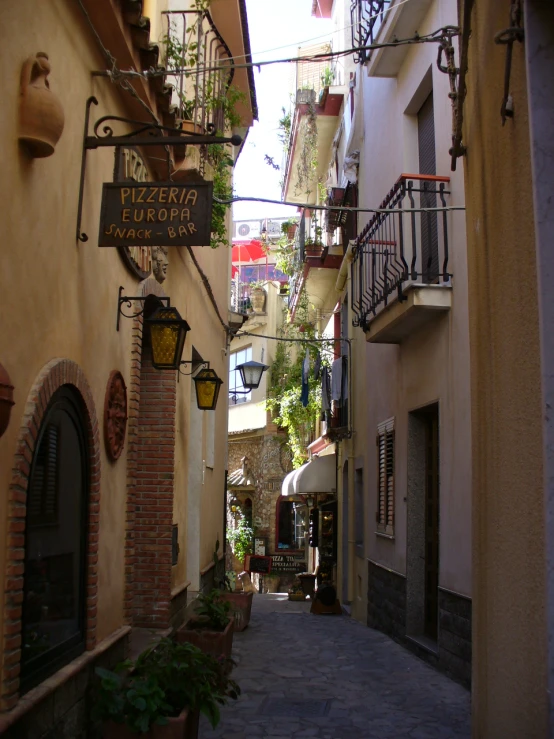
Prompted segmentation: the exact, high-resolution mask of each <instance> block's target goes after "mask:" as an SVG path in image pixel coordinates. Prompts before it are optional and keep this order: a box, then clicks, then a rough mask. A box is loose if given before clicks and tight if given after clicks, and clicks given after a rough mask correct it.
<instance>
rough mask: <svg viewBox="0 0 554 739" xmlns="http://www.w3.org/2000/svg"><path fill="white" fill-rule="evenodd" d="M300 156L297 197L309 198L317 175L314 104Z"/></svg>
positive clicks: (296, 188) (297, 173)
mask: <svg viewBox="0 0 554 739" xmlns="http://www.w3.org/2000/svg"><path fill="white" fill-rule="evenodd" d="M299 141H300V154H299V157H298V164H297V167H296V177H297V180H296V185H295V188H294V193H295V195H300V194H301V195H302V196H303V197H305V198H308V197H309V195H310V193H311V192H312V185H313V181H314V178H315V177H316V175H317V115H316V111H315V106H314V104H313V103H308V111H307V113H306V116H305V118H304V131H303V135H302V136H299Z"/></svg>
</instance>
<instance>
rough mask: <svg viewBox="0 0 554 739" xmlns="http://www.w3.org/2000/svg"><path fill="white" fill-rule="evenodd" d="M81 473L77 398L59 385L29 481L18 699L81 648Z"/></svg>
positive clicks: (84, 463) (84, 482)
mask: <svg viewBox="0 0 554 739" xmlns="http://www.w3.org/2000/svg"><path fill="white" fill-rule="evenodd" d="M88 466H89V465H88V450H87V443H86V431H85V419H84V417H83V412H82V410H81V401H80V397H79V395H78V394H77V392H76V391H74V390H72V389H71V387H70V386H68V385H65V386H63V387H61V388H60V389H59V390H57V391H56V393H54V395H53V396H52V399H51V401H50V404H49V406H48V409H47V410H46V413H45V416H44V420H43V422H42V425H41V428H40V432H39V436H38V439H37V446H36V448H35V453H34V457H33V462H32V465H31V475H30V479H29V488H28V495H27V519H26V530H25V575H24V596H23V616H22V647H21V691H22V692H25V691H27V690H29V689H30V688H31V687H33V686H34V685H36V684H37V683H39V682H41V681H42V680H44V679H45V678H46V677H47V676H48V675H51V674H52V673H53V672H55V671H56V670H58V669H59V668H60V667H61V666H62V665H64V664H67V662H70V661H71V660H72V659H74V658H75V657H76V656H77V655H78V654H80V653H81V652H83V651H84V648H85V561H86V548H87V507H88V506H87V503H88V481H89V474H88Z"/></svg>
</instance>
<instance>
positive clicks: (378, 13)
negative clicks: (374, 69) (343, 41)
mask: <svg viewBox="0 0 554 739" xmlns="http://www.w3.org/2000/svg"><path fill="white" fill-rule="evenodd" d="M391 2H392V0H351V4H350V21H351V24H352V47H353V48H356V49H359V51H358V52H357V54H355V56H354V61H355V62H361V63H362V64H364V63H365V62H367V60H368V59H369V56H370V53H371V52H368V51H365V50H364V49H363V48H362V47H364V46H368V45H369V44H372V43H373V42H374V41H375V36H376V35H377V32H378V31H379V29H380V28H381V25H382V23H383V20H384V18H385V13H386V11H387V9H388V7H389V5H390V4H391Z"/></svg>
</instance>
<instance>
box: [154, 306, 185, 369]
mask: <svg viewBox="0 0 554 739" xmlns="http://www.w3.org/2000/svg"><path fill="white" fill-rule="evenodd" d="M146 323H147V324H148V326H149V327H150V341H151V345H152V365H153V367H155V369H159V370H166V369H176V370H178V369H179V365H180V364H181V355H182V354H183V346H184V344H185V338H186V335H187V333H188V331H189V330H190V326H189V325H188V323H187V322H186V321H185V320H183V319H182V318H181V316H180V315H179V311H178V310H177V308H174V307H172V306H161V307H159V308H157V309H156V310H155V311H154V313H153V314H152V315H151V316H150V317H149V318H147V319H146Z"/></svg>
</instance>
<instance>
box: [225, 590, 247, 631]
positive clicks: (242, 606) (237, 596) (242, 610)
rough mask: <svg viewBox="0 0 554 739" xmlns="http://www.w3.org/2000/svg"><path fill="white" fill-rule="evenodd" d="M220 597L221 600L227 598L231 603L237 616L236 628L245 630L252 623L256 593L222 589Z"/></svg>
mask: <svg viewBox="0 0 554 739" xmlns="http://www.w3.org/2000/svg"><path fill="white" fill-rule="evenodd" d="M220 597H221V600H226V601H228V602H229V603H230V604H231V611H232V614H233V615H234V618H235V624H234V630H235V631H244V629H245V628H246V627H247V626H248V624H249V623H250V613H251V612H252V598H253V597H254V593H240V592H239V593H229V592H227V591H222V592H221V595H220Z"/></svg>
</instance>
